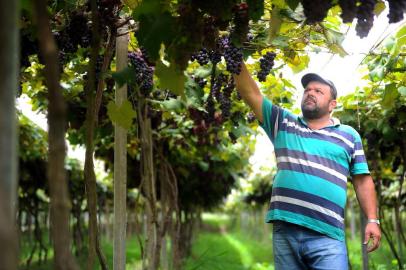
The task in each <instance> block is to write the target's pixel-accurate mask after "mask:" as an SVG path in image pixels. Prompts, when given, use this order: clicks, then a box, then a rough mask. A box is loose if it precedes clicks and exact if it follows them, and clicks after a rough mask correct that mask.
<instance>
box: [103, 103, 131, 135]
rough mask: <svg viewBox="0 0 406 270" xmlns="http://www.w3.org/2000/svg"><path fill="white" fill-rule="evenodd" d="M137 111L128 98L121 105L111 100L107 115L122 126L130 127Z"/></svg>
mask: <svg viewBox="0 0 406 270" xmlns="http://www.w3.org/2000/svg"><path fill="white" fill-rule="evenodd" d="M136 114H137V113H136V112H135V111H134V110H133V107H132V105H131V103H130V102H129V101H128V100H126V101H124V102H123V103H122V104H121V106H118V105H117V104H116V103H115V102H113V101H110V102H109V104H108V105H107V115H108V116H109V118H110V120H111V121H112V122H113V123H114V124H117V125H119V126H121V127H122V128H125V129H127V130H128V129H130V128H131V125H132V122H133V119H134V118H135V116H136Z"/></svg>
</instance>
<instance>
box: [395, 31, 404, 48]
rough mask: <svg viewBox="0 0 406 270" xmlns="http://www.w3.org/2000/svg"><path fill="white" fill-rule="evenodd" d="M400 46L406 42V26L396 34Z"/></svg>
mask: <svg viewBox="0 0 406 270" xmlns="http://www.w3.org/2000/svg"><path fill="white" fill-rule="evenodd" d="M396 38H397V45H398V48H401V47H402V46H403V45H405V44H406V26H403V27H402V28H401V29H400V30H399V31H398V32H397V34H396Z"/></svg>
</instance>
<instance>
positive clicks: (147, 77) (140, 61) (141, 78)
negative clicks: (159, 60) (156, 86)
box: [128, 52, 154, 95]
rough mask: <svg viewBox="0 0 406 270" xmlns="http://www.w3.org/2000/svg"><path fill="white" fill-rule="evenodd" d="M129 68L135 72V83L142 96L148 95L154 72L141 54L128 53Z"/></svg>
mask: <svg viewBox="0 0 406 270" xmlns="http://www.w3.org/2000/svg"><path fill="white" fill-rule="evenodd" d="M128 59H129V62H130V66H131V67H133V68H134V70H135V83H136V84H137V85H138V87H139V89H140V91H141V93H142V94H144V95H148V94H149V93H150V92H151V90H152V87H153V74H154V70H153V68H152V67H150V66H149V65H148V64H147V62H146V61H145V59H144V57H143V56H142V54H141V53H136V52H130V53H128Z"/></svg>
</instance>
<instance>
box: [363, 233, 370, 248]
mask: <svg viewBox="0 0 406 270" xmlns="http://www.w3.org/2000/svg"><path fill="white" fill-rule="evenodd" d="M370 236H371V234H370V233H369V232H367V231H366V232H365V240H364V245H366V244H368V242H369V237H370Z"/></svg>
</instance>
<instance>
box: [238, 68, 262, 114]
mask: <svg viewBox="0 0 406 270" xmlns="http://www.w3.org/2000/svg"><path fill="white" fill-rule="evenodd" d="M234 80H235V84H236V87H237V90H238V92H239V93H240V95H241V97H242V98H243V100H244V101H245V103H247V104H248V105H249V106H250V107H251V109H252V110H253V111H254V113H255V116H256V117H257V119H258V120H259V121H260V122H262V119H263V117H262V99H263V96H262V94H261V92H260V91H259V88H258V86H257V84H256V82H255V81H254V79H253V78H252V77H251V75H250V73H249V71H248V69H247V67H246V66H245V64H244V63H242V64H241V73H240V74H239V75H235V74H234Z"/></svg>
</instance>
